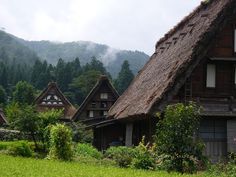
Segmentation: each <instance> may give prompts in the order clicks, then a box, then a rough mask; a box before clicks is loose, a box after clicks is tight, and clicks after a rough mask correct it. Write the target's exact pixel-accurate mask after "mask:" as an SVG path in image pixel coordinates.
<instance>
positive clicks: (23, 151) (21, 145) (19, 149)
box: [7, 141, 33, 157]
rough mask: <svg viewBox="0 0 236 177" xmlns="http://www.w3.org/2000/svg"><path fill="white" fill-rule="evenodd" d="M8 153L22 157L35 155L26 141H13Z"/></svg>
mask: <svg viewBox="0 0 236 177" xmlns="http://www.w3.org/2000/svg"><path fill="white" fill-rule="evenodd" d="M7 153H8V154H10V155H14V156H22V157H31V156H32V155H33V151H32V150H31V148H30V145H29V144H28V142H26V141H19V142H16V143H12V144H11V145H10V146H8V148H7Z"/></svg>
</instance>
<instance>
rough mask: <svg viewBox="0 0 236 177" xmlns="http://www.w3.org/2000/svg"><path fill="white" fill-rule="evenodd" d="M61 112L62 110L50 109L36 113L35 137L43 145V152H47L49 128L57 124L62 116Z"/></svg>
mask: <svg viewBox="0 0 236 177" xmlns="http://www.w3.org/2000/svg"><path fill="white" fill-rule="evenodd" d="M62 112H63V111H62V110H55V109H51V110H47V111H45V112H39V113H38V119H39V130H38V132H37V136H38V139H39V140H41V142H42V143H43V145H44V151H48V149H49V146H50V130H51V127H52V126H53V125H55V124H56V123H58V121H59V119H60V118H61V117H62V115H63V113H62Z"/></svg>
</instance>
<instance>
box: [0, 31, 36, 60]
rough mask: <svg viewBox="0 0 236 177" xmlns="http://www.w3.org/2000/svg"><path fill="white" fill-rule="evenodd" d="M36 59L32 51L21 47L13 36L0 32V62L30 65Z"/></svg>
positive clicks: (23, 46)
mask: <svg viewBox="0 0 236 177" xmlns="http://www.w3.org/2000/svg"><path fill="white" fill-rule="evenodd" d="M36 59H38V56H37V54H36V53H35V52H34V51H32V50H31V49H29V48H28V47H27V46H25V45H22V43H20V42H19V41H18V40H16V39H15V37H14V36H12V35H10V34H8V33H6V32H4V31H1V30H0V61H3V62H6V63H9V64H11V63H13V62H14V64H24V63H27V64H29V65H32V64H33V63H34V62H35V60H36Z"/></svg>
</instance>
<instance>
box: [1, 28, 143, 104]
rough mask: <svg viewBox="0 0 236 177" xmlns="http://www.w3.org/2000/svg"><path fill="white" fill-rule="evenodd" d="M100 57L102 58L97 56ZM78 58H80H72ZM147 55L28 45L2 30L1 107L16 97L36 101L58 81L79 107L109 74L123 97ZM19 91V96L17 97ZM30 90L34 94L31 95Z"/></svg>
mask: <svg viewBox="0 0 236 177" xmlns="http://www.w3.org/2000/svg"><path fill="white" fill-rule="evenodd" d="M39 44H40V45H39ZM45 44H47V45H45ZM88 45H89V46H90V47H88ZM92 45H93V47H92ZM32 49H34V50H35V51H38V52H39V51H41V53H42V54H41V53H40V52H39V53H38V54H36V52H34V50H32ZM36 49H37V50H36ZM108 50H109V52H108ZM53 51H54V52H53ZM108 53H109V54H108ZM46 54H47V55H46ZM49 54H50V55H49ZM80 54H81V55H80ZM98 54H103V55H102V56H98V57H95V55H98ZM38 55H41V56H40V57H38ZM43 55H46V56H47V57H48V58H47V57H46V58H44V57H43ZM76 55H78V56H79V57H74V58H73V56H76ZM140 55H141V56H142V57H143V58H142V57H140ZM145 56H146V55H145V54H144V53H141V52H131V51H119V50H114V49H111V48H109V47H108V46H105V45H99V44H94V43H89V42H81V43H80V42H78V43H77V42H71V43H66V44H53V43H51V42H43V41H42V42H27V41H25V40H23V39H19V38H17V37H15V36H13V35H11V34H8V33H5V32H3V31H0V107H1V106H2V105H6V104H8V103H10V102H12V101H13V102H14V101H16V100H18V97H17V99H16V95H19V100H18V101H20V102H24V101H23V100H22V99H21V95H33V96H32V99H30V100H31V101H33V98H34V97H35V96H36V95H37V93H39V92H40V91H42V89H43V88H45V87H46V86H47V84H48V83H49V82H50V81H55V82H57V84H58V86H59V87H60V89H61V90H62V91H63V93H64V94H65V95H66V96H67V98H68V99H70V101H71V102H72V103H74V104H77V105H79V104H80V103H81V102H82V101H83V99H84V98H85V97H86V96H87V94H88V93H89V92H90V90H91V89H92V88H93V86H94V85H95V83H96V82H97V80H98V78H99V77H100V76H101V75H107V76H108V77H109V78H110V80H111V81H112V82H113V83H114V86H115V87H116V89H117V90H118V91H119V93H120V94H121V93H122V92H124V90H125V89H126V88H127V87H128V85H129V83H130V82H131V81H132V79H133V77H134V74H133V72H132V70H131V68H133V69H134V68H135V70H136V72H137V70H139V69H140V67H142V65H143V64H144V63H145V61H146V58H145ZM118 58H119V59H118ZM128 58H129V59H128ZM136 58H138V60H136ZM141 58H142V59H141ZM44 59H45V60H44ZM125 59H127V60H125ZM129 61H130V63H133V65H132V64H130V63H129ZM109 71H110V72H109ZM111 73H112V74H114V73H115V75H116V77H114V75H113V77H112V75H111ZM17 88H20V91H17V93H18V92H19V94H15V93H16V89H17ZM27 88H30V89H29V90H31V92H33V93H28V92H27V90H28V89H27ZM23 92H26V93H23Z"/></svg>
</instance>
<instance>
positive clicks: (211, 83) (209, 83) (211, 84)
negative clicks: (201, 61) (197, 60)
mask: <svg viewBox="0 0 236 177" xmlns="http://www.w3.org/2000/svg"><path fill="white" fill-rule="evenodd" d="M206 87H207V88H215V87H216V66H215V65H214V64H207V71H206Z"/></svg>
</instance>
